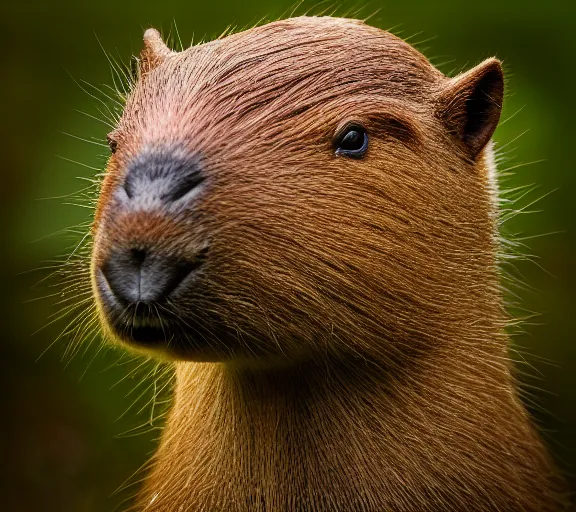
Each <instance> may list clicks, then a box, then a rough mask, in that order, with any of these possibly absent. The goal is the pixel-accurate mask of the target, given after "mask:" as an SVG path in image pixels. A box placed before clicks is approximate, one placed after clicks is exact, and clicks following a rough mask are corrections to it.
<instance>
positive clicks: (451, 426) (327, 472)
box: [93, 18, 562, 512]
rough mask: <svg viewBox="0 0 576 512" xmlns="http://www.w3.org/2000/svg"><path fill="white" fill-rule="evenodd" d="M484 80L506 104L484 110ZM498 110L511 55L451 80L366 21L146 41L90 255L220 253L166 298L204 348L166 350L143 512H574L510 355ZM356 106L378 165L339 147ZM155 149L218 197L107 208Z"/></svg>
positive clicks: (195, 344)
mask: <svg viewBox="0 0 576 512" xmlns="http://www.w3.org/2000/svg"><path fill="white" fill-rule="evenodd" d="M478 90H481V92H482V94H484V95H489V96H490V97H491V99H492V103H491V104H490V105H488V106H486V105H484V107H483V108H484V110H483V111H482V112H471V111H470V105H471V100H470V98H471V95H473V94H474V92H475V91H478ZM501 100H502V75H501V70H500V65H499V63H498V61H496V60H494V59H492V60H489V61H486V62H485V63H483V64H481V65H480V66H478V67H477V68H475V69H474V70H472V71H471V72H469V73H467V74H464V75H462V76H460V77H457V78H456V79H448V78H446V77H445V76H444V75H442V74H441V73H440V72H439V71H438V70H436V69H435V68H434V67H433V66H431V65H430V64H429V63H428V61H427V60H426V59H425V58H424V57H423V56H422V55H421V54H419V53H418V52H417V51H416V50H414V49H413V48H412V47H410V46H409V45H408V44H406V43H405V42H403V41H402V40H400V39H398V38H396V37H394V36H392V35H391V34H389V33H386V32H383V31H380V30H378V29H375V28H371V27H369V26H366V25H364V24H363V23H360V22H356V21H352V20H343V19H334V18H296V19H290V20H285V21H279V22H275V23H271V24H269V25H265V26H262V27H258V28H254V29H251V30H248V31H246V32H242V33H239V34H235V35H232V36H229V37H226V38H225V39H222V40H218V41H213V42H211V43H207V44H203V45H200V46H195V47H192V48H190V49H188V50H186V51H183V52H180V53H173V52H170V51H169V50H168V49H167V48H165V47H164V46H163V43H162V42H161V40H159V36H158V34H157V33H155V32H154V31H148V32H147V36H146V49H145V51H144V53H143V55H142V68H141V77H140V80H139V82H138V83H137V85H136V87H135V89H134V90H133V92H132V94H131V96H130V97H129V99H128V102H127V105H126V109H125V112H124V115H123V117H122V119H121V120H120V123H119V125H118V127H117V129H116V130H115V132H114V133H113V134H111V137H112V138H113V139H114V141H115V143H117V147H118V149H117V151H116V153H115V155H114V156H113V157H112V159H111V161H110V164H109V168H108V172H107V175H106V178H105V181H104V184H103V187H102V192H101V196H100V201H99V206H98V210H97V214H96V220H95V224H94V234H95V245H94V253H93V254H94V256H93V268H98V266H99V265H101V264H102V261H104V259H105V258H106V256H107V254H108V253H109V252H110V250H111V248H113V247H116V246H119V245H120V246H122V245H129V244H130V243H132V242H133V241H134V240H137V241H139V242H145V243H149V244H154V245H155V247H157V248H158V250H159V251H163V252H166V253H170V254H178V255H180V256H183V257H186V256H190V257H191V256H192V255H194V254H195V253H196V252H197V251H198V250H199V248H201V247H203V246H206V245H207V246H208V247H209V252H208V257H207V260H206V263H205V265H204V267H203V269H202V276H203V277H202V282H201V285H200V286H199V287H198V288H197V289H194V290H192V291H190V293H189V295H188V296H187V298H186V300H183V301H181V302H179V303H178V304H175V305H174V304H172V305H171V306H173V307H176V308H177V310H178V313H179V315H181V316H182V318H183V319H184V320H185V324H186V325H187V326H188V327H189V328H188V330H187V331H186V333H187V336H188V337H189V342H187V343H185V344H179V345H174V346H170V345H167V346H164V347H158V351H160V352H162V353H164V354H167V355H168V356H170V357H172V358H174V359H176V360H177V362H176V377H177V378H176V389H175V396H174V403H173V406H172V410H171V413H170V416H169V419H168V422H167V425H166V429H165V432H164V435H163V438H162V442H161V446H160V448H159V450H158V452H157V454H156V455H155V457H154V460H153V465H152V469H151V471H150V474H149V476H148V478H147V480H146V482H145V485H144V487H143V489H142V491H141V493H140V496H139V498H138V502H137V506H136V509H137V510H146V511H181V510H182V511H196V510H198V511H210V512H212V511H230V512H243V511H262V512H263V511H266V512H272V511H302V510H310V511H318V512H320V511H328V510H331V511H374V512H381V511H388V510H389V511H420V510H422V511H426V510H430V511H449V510H455V511H469V510H478V511H486V510H501V511H516V510H517V511H521V510H526V511H539V512H543V511H554V510H560V509H561V508H562V504H561V499H560V495H559V493H558V488H557V479H556V477H555V475H554V469H553V468H552V465H551V463H550V461H549V459H548V456H547V455H546V453H545V450H544V448H543V445H542V443H541V441H540V440H539V438H538V436H537V434H536V433H535V430H534V428H533V427H532V425H531V422H530V420H529V418H528V415H527V413H526V411H525V409H524V407H523V405H522V404H521V402H520V400H519V399H518V396H517V391H516V384H515V380H514V378H513V375H512V369H511V363H510V361H509V358H508V355H507V343H508V338H507V335H506V334H505V332H504V328H505V326H506V324H507V322H508V321H509V319H508V316H507V314H506V313H505V311H504V308H503V299H502V290H501V287H500V283H499V271H498V268H497V252H498V250H499V247H498V243H497V234H496V226H495V213H496V210H495V208H496V206H495V204H494V201H493V200H492V198H491V196H490V191H489V183H488V168H487V167H488V165H487V159H488V154H487V151H488V150H487V149H486V144H487V143H488V140H489V138H490V136H491V134H492V132H493V130H494V128H495V126H496V123H497V121H498V117H499V113H500V104H501ZM473 116H475V117H474V118H473V119H472V121H474V123H475V124H474V123H472V121H471V118H472V117H473ZM351 120H352V121H357V122H362V124H363V125H364V126H366V128H367V131H368V133H369V136H370V142H369V144H370V145H369V150H368V154H367V155H366V157H365V158H364V159H362V160H353V159H348V158H344V157H338V156H335V155H334V151H333V148H332V138H333V136H334V133H335V132H336V131H337V130H338V127H339V126H342V124H343V123H345V122H347V121H351ZM157 145H165V146H170V147H178V148H181V149H180V150H182V151H187V152H192V153H194V154H198V155H201V159H202V162H203V166H204V168H205V169H206V170H207V173H208V175H209V179H208V180H207V183H208V185H207V189H206V192H205V194H204V195H203V196H202V197H201V199H200V200H199V202H198V203H197V204H196V205H194V207H193V208H190V209H189V210H188V211H187V212H186V213H185V214H184V215H181V214H179V215H168V214H166V213H165V212H162V211H156V212H150V211H143V212H139V213H129V214H120V213H118V212H116V211H114V208H113V207H112V205H113V201H112V199H111V197H112V193H113V191H114V190H115V189H116V187H118V186H119V185H120V184H121V183H122V179H123V170H124V169H125V167H126V165H127V164H128V162H129V161H130V159H131V158H134V156H136V155H137V154H138V153H139V152H141V151H142V150H143V148H147V147H151V146H157ZM102 317H103V322H104V324H105V325H106V319H105V318H104V317H105V315H104V314H102ZM122 341H124V342H129V340H122ZM201 361H204V362H201Z"/></svg>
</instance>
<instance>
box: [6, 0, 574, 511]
mask: <svg viewBox="0 0 576 512" xmlns="http://www.w3.org/2000/svg"><path fill="white" fill-rule="evenodd" d="M338 6H339V4H338V3H330V4H327V3H324V4H321V5H319V6H318V5H314V4H313V3H310V2H304V3H303V4H302V5H300V7H298V8H297V9H296V12H297V13H298V14H303V13H305V12H306V11H307V10H308V9H311V12H313V13H319V12H321V11H322V10H323V9H326V10H328V11H329V12H332V11H333V10H334V8H335V7H338ZM294 7H295V4H294V2H290V1H280V0H276V1H264V0H246V1H244V2H237V1H235V0H217V1H214V2H205V1H197V2H196V1H193V0H187V1H183V0H181V1H175V0H164V1H163V2H158V1H152V0H140V1H139V2H127V1H120V0H99V1H98V2H94V1H91V2H79V1H78V0H67V1H49V0H42V1H25V0H20V1H7V0H5V1H3V2H2V3H1V6H0V41H2V46H1V52H0V113H1V116H0V135H1V137H0V149H1V160H0V161H1V164H0V172H1V173H2V175H1V180H0V211H1V213H2V227H3V228H4V233H3V237H2V239H1V242H0V258H1V263H2V264H1V266H0V267H1V272H2V282H1V295H0V297H1V298H0V300H1V302H2V303H1V311H2V331H1V332H2V334H1V335H0V336H1V342H0V386H1V388H0V390H1V396H2V400H3V405H2V408H1V409H0V411H1V412H2V421H1V422H0V430H1V432H0V439H1V454H0V461H1V462H0V464H1V466H0V496H1V503H2V505H1V508H2V509H3V510H10V511H45V512H49V511H59V512H66V511H75V512H80V511H110V510H121V509H122V507H123V506H124V505H123V503H124V500H126V499H129V498H130V496H131V493H133V491H132V490H131V488H127V489H123V488H122V484H123V483H124V482H126V481H129V480H130V476H131V475H132V474H133V473H134V472H136V471H137V469H138V468H139V466H140V465H141V464H142V463H143V462H144V461H145V460H146V459H147V457H148V456H149V455H150V453H151V452H152V451H153V449H154V446H155V441H156V439H157V436H158V433H159V428H160V426H161V419H160V418H159V416H160V412H161V411H162V408H163V407H164V405H163V404H162V401H163V400H164V398H165V394H166V393H165V392H162V391H161V390H160V388H161V387H162V385H163V384H164V383H165V379H164V378H163V377H161V376H160V374H161V372H162V369H159V368H157V367H156V366H154V365H153V364H151V363H147V362H146V361H139V360H137V359H136V360H133V359H129V358H126V357H123V356H122V354H121V353H120V352H117V351H114V350H99V348H100V345H99V344H98V343H97V342H95V343H92V344H91V345H89V346H88V345H86V347H84V349H83V350H82V351H80V353H79V354H78V355H77V356H75V357H72V358H70V357H68V356H66V355H65V350H66V346H67V345H66V342H65V341H64V340H61V341H57V342H56V343H54V344H53V346H50V345H51V344H52V342H53V341H54V340H55V339H56V338H57V337H58V334H59V333H60V331H62V330H63V329H64V328H65V327H66V325H65V322H62V321H60V322H58V321H57V322H55V323H53V324H49V321H50V320H49V319H50V317H51V315H53V314H54V313H55V312H57V311H58V307H57V306H56V305H55V304H54V302H55V300H54V298H52V299H46V300H36V299H38V298H39V297H42V296H43V295H47V294H50V293H54V292H55V291H56V290H55V289H53V288H50V287H47V286H46V283H45V282H44V283H40V284H37V283H38V281H39V280H41V279H42V278H43V277H45V276H46V273H47V271H46V270H37V271H34V269H41V268H43V267H45V266H47V265H49V264H50V262H51V261H53V260H55V259H57V258H58V257H59V256H60V255H62V254H63V253H66V251H67V250H69V249H70V247H73V246H74V237H76V240H78V237H79V235H78V234H76V235H74V236H73V237H72V238H70V237H69V236H68V235H66V234H64V233H61V231H62V230H64V229H65V228H68V227H70V226H75V225H77V224H81V223H86V222H89V220H90V215H91V211H90V210H89V209H87V208H85V207H82V206H74V204H72V203H75V200H73V199H67V198H66V197H65V196H67V195H68V194H71V193H74V192H76V191H78V190H80V189H81V188H83V187H84V186H85V184H83V181H81V180H79V179H77V178H90V177H93V176H94V175H95V174H96V173H97V172H98V171H97V169H102V168H103V165H104V163H105V159H106V149H105V148H103V147H100V146H98V145H95V144H91V143H87V142H83V141H81V140H79V139H76V138H73V137H70V136H68V135H65V134H64V133H63V132H66V133H69V134H72V135H74V136H76V137H80V138H84V139H89V140H93V138H95V139H98V140H102V139H103V138H104V137H105V134H106V133H107V127H106V126H105V125H103V124H100V123H99V122H97V121H96V120H94V119H92V118H91V117H88V116H86V115H83V114H81V113H80V112H79V111H83V112H86V113H88V114H90V115H94V116H98V115H99V113H98V110H97V108H96V107H97V106H98V103H97V102H96V101H95V100H94V98H92V97H91V96H90V95H89V94H87V93H86V92H84V91H83V90H82V88H81V87H79V86H78V85H77V83H76V82H78V81H82V80H84V81H86V82H88V83H91V84H96V85H101V84H111V83H112V82H111V76H110V67H109V64H108V61H107V58H106V56H105V54H104V53H103V51H102V48H101V46H102V47H103V48H105V49H106V50H107V51H108V52H110V53H112V54H114V55H115V56H116V58H118V59H120V60H122V61H124V62H127V61H129V58H130V56H131V55H132V54H137V53H138V52H139V50H140V47H141V36H142V32H143V29H145V28H147V27H148V26H154V27H157V28H161V29H162V30H163V32H164V33H165V34H167V33H169V32H170V31H172V33H173V34H175V31H174V28H173V27H174V24H173V22H174V20H175V21H176V22H177V26H178V32H179V35H180V38H181V39H182V41H183V42H184V45H185V46H187V45H188V42H189V41H190V40H191V39H192V36H193V35H194V36H195V39H196V40H198V39H201V38H207V39H210V38H213V37H215V36H218V35H219V34H220V33H221V32H222V31H223V30H224V29H225V28H226V27H227V26H228V25H237V26H240V27H245V26H249V25H252V24H255V23H257V22H259V21H260V20H261V19H262V18H268V19H274V18H277V17H280V16H283V15H284V14H286V13H289V12H291V11H292V10H293V8H294ZM355 10H358V12H359V16H361V17H364V16H367V15H370V14H374V15H373V16H372V18H371V21H370V22H371V23H372V24H375V25H377V26H379V27H381V28H393V32H395V33H396V34H398V35H400V36H402V37H405V38H407V37H411V39H410V42H414V43H419V45H418V47H419V48H420V49H421V50H422V51H424V53H425V54H426V55H427V56H428V57H430V58H432V59H433V62H435V63H437V64H438V65H439V66H440V68H441V69H442V70H443V71H444V72H446V73H454V72H458V71H459V70H462V69H464V68H466V67H470V66H472V65H475V64H477V63H478V62H479V61H480V60H482V59H483V58H485V57H489V56H492V55H496V56H498V57H499V58H501V59H503V60H504V63H505V68H506V72H507V87H508V92H507V97H506V102H505V106H504V114H503V120H504V122H503V123H502V125H501V126H500V127H499V128H498V130H497V132H496V135H495V139H496V141H497V144H498V146H499V147H501V148H504V151H505V153H506V158H505V161H504V162H503V163H502V165H501V166H502V167H505V168H510V169H511V172H512V173H513V176H511V177H510V178H508V180H507V182H506V186H507V187H510V188H512V187H518V186H526V185H535V187H534V190H532V191H530V192H529V193H528V194H527V195H526V197H524V199H522V200H521V201H520V203H519V205H520V206H525V207H526V209H525V211H526V212H528V211H530V212H534V213H522V214H519V215H517V216H516V217H514V218H513V219H511V220H510V221H509V222H507V225H506V229H507V230H508V231H509V232H514V233H517V234H519V235H520V236H521V237H523V238H524V242H525V243H526V244H527V246H528V251H529V252H530V253H531V254H532V255H533V256H534V258H533V260H532V261H528V260H527V261H519V262H517V265H516V266H517V272H518V273H517V275H519V276H522V280H523V282H524V283H525V287H524V288H523V289H521V290H520V292H519V293H520V299H521V300H520V306H521V307H522V308H524V309H525V310H528V311H533V312H536V313H538V315H537V316H534V317H532V318H531V319H530V321H529V322H526V323H525V324H524V326H523V330H522V332H520V333H519V334H518V335H517V336H516V337H515V344H516V345H517V346H519V347H522V349H523V353H524V355H523V357H524V358H525V359H526V361H527V364H523V369H524V370H527V369H528V370H529V373H530V374H531V375H532V377H530V378H527V377H526V382H527V384H528V385H529V386H530V387H531V390H532V399H531V400H530V408H531V410H532V411H533V413H534V415H535V416H536V417H537V419H538V421H539V422H540V423H541V425H542V428H543V430H544V432H545V436H546V439H547V441H548V442H549V444H550V446H551V449H552V450H553V452H554V454H555V457H556V458H557V460H558V461H559V464H560V465H561V466H562V467H563V468H565V470H566V471H567V478H568V480H569V482H570V484H571V486H572V488H573V489H575V490H576V479H575V477H574V472H575V468H576V407H575V399H576V357H575V356H576V344H575V343H574V342H575V339H574V338H575V336H574V322H573V320H574V317H575V315H576V309H575V307H574V306H575V300H574V298H575V297H574V290H575V289H576V282H575V274H574V272H573V267H572V264H573V263H574V256H575V251H574V249H575V238H574V222H575V219H576V215H575V211H574V203H575V202H576V193H575V191H576V169H575V165H574V161H575V157H574V154H575V149H576V130H575V128H574V127H575V124H576V109H575V107H574V105H575V104H576V101H575V92H576V83H575V79H576V73H575V70H576V61H575V56H576V43H575V40H576V22H575V19H576V3H574V2H555V1H551V0H548V1H546V2H539V3H536V2H524V1H520V0H518V1H515V0H514V1H509V0H499V1H494V0H484V1H483V2H461V1H458V0H452V1H436V2H430V1H428V0H402V1H398V0H394V1H388V0H374V1H372V2H370V3H368V4H362V3H361V2H358V3H356V4H355V3H347V4H345V5H344V6H343V7H342V6H340V7H339V8H337V9H336V12H337V13H340V14H346V13H354V11H355ZM87 87H89V86H87ZM71 160H73V161H77V162H80V163H81V164H83V165H80V164H75V163H73V162H71ZM523 164H527V165H523ZM86 166H87V167H86ZM92 168H93V169H92ZM51 198H52V199H51ZM536 200H538V201H536ZM533 201H536V202H535V203H534V204H531V203H532V202H533ZM56 299H57V298H56ZM46 324H48V325H46ZM39 329H41V330H40V331H39V332H37V333H36V334H34V333H35V332H36V331H38V330H39ZM141 364H142V366H141V367H140V365H141ZM151 403H153V407H152V405H151Z"/></svg>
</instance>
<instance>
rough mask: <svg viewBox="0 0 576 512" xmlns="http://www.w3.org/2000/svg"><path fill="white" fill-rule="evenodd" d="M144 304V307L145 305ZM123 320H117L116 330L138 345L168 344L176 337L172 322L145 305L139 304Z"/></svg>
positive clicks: (124, 337)
mask: <svg viewBox="0 0 576 512" xmlns="http://www.w3.org/2000/svg"><path fill="white" fill-rule="evenodd" d="M143 306H144V307H143ZM134 310H135V311H134V312H133V314H132V315H131V314H130V312H127V314H126V315H125V320H124V321H123V322H116V324H115V325H114V328H115V330H116V331H117V332H118V333H119V334H120V336H121V337H122V338H123V339H127V340H128V341H129V342H131V343H135V344H138V345H158V344H162V345H166V344H169V343H170V341H171V340H172V339H173V338H174V333H173V329H172V328H171V322H169V321H168V319H167V318H165V317H162V316H160V314H159V313H157V312H155V311H152V310H151V308H149V307H145V305H142V304H137V305H136V306H135V308H134Z"/></svg>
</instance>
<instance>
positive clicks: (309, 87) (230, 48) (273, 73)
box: [123, 18, 442, 136]
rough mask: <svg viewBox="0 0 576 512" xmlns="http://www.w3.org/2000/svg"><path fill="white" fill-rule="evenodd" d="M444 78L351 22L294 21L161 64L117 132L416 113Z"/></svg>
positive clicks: (406, 50)
mask: <svg viewBox="0 0 576 512" xmlns="http://www.w3.org/2000/svg"><path fill="white" fill-rule="evenodd" d="M441 77H442V75H441V74H440V73H439V72H438V71H437V70H436V69H435V68H434V67H433V66H431V65H430V64H429V62H428V61H427V60H426V59H425V58H424V57H423V56H422V55H421V54H420V53H419V52H418V51H416V50H415V49H414V48H412V47H411V46H410V45H408V44H407V43H405V42H404V41H402V40H401V39H399V38H397V37H395V36H393V35H391V34H389V33H388V32H385V31H382V30H379V29H376V28H373V27H369V26H367V25H365V24H363V23H362V22H358V21H355V20H347V19H338V18H294V19H289V20H283V21H278V22H274V23H270V24H268V25H264V26H261V27H257V28H254V29H251V30H248V31H245V32H241V33H238V34H234V35H232V36H228V37H226V38H224V39H221V40H216V41H212V42H210V43H206V44H203V45H199V46H195V47H192V48H189V49H188V50H186V51H183V52H181V53H178V54H175V55H173V56H171V57H169V58H167V59H166V60H165V61H164V62H163V63H162V64H160V65H159V66H158V67H157V68H155V69H153V70H152V71H151V72H150V73H149V74H148V75H146V76H145V78H144V79H143V80H141V81H140V82H139V83H138V84H137V86H136V88H135V90H134V92H133V94H132V97H131V98H130V100H129V102H128V104H127V107H126V113H125V116H124V119H123V122H124V123H125V124H127V125H130V124H132V126H136V123H137V125H138V126H140V127H146V126H147V125H150V123H149V119H150V117H154V118H155V121H156V122H155V123H154V127H155V128H154V127H152V126H148V128H147V129H148V131H150V130H153V131H154V132H156V133H155V135H156V136H160V135H162V134H163V135H166V130H167V129H169V130H170V131H172V132H173V134H175V133H176V131H182V130H190V129H193V127H194V126H196V127H198V125H199V124H206V123H209V124H211V125H214V124H215V123H220V124H223V123H224V124H226V123H228V124H231V125H232V124H235V125H236V126H237V125H238V122H239V121H241V120H243V121H244V122H247V123H249V122H256V121H258V122H262V121H264V120H266V121H268V122H280V121H281V120H282V119H286V118H291V117H294V116H295V115H298V114H299V113H302V112H305V111H308V110H314V109H316V110H318V109H320V110H322V109H324V110H328V107H329V106H330V105H333V104H334V103H335V102H337V103H339V104H340V105H345V104H347V103H350V102H357V103H358V105H359V106H362V103H365V104H370V103H371V102H373V101H375V99H377V98H394V99H397V100H399V101H401V102H407V103H408V102H412V103H419V102H422V100H423V99H425V96H426V94H427V93H428V92H429V91H430V90H431V88H432V87H433V85H434V84H435V83H436V82H438V80H440V79H441ZM135 122H136V123H135ZM130 128H131V127H130ZM151 135H152V134H151Z"/></svg>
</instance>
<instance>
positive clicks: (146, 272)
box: [102, 248, 199, 305]
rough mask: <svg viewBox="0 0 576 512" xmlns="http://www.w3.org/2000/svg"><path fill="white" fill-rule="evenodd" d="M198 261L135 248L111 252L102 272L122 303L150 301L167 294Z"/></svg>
mask: <svg viewBox="0 0 576 512" xmlns="http://www.w3.org/2000/svg"><path fill="white" fill-rule="evenodd" d="M198 264H199V263H198V261H194V262H190V261H184V260H180V259H176V258H172V257H166V256H162V255H160V254H155V253H154V252H152V251H150V250H147V249H141V248H138V249H127V250H122V251H116V252H114V253H112V254H111V255H110V257H109V258H108V260H107V261H106V263H105V264H104V265H103V267H102V272H103V274H104V276H105V278H106V280H107V281H108V285H109V286H110V289H111V291H112V292H113V293H114V295H115V296H116V297H117V298H118V300H120V302H122V303H123V304H125V305H128V304H135V303H154V302H159V301H162V299H165V298H166V297H168V295H170V294H171V293H172V292H173V291H174V290H175V289H176V288H177V287H178V285H179V284H180V283H181V282H182V281H183V279H184V278H185V277H186V276H188V275H189V274H190V273H191V272H192V271H193V270H195V269H196V268H197V266H198Z"/></svg>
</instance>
